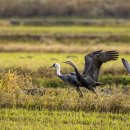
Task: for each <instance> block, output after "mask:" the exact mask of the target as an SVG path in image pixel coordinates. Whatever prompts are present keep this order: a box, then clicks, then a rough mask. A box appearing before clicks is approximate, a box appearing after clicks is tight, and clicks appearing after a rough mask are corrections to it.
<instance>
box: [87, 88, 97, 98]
mask: <svg viewBox="0 0 130 130" xmlns="http://www.w3.org/2000/svg"><path fill="white" fill-rule="evenodd" d="M89 90H90V91H91V92H93V93H95V94H96V97H98V94H97V93H96V91H95V89H94V88H91V89H89Z"/></svg>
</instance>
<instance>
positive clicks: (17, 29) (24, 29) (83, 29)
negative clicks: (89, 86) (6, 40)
mask: <svg viewBox="0 0 130 130" xmlns="http://www.w3.org/2000/svg"><path fill="white" fill-rule="evenodd" d="M76 32H77V33H103V34H104V33H112V34H124V33H126V34H129V32H130V29H129V28H128V27H109V26H108V27H94V26H88V27H87V26H68V27H66V26H40V27H39V26H38V27H35V26H1V29H0V33H11V34H12V33H16V34H17V33H20V34H23V33H27V34H28V33H31V34H42V33H76Z"/></svg>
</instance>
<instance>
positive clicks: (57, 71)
mask: <svg viewBox="0 0 130 130" xmlns="http://www.w3.org/2000/svg"><path fill="white" fill-rule="evenodd" d="M55 67H56V74H57V75H61V73H60V70H61V67H60V64H58V63H56V65H55Z"/></svg>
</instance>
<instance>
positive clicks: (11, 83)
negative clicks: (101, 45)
mask: <svg viewBox="0 0 130 130" xmlns="http://www.w3.org/2000/svg"><path fill="white" fill-rule="evenodd" d="M109 87H110V86H109ZM23 88H24V90H25V88H26V89H28V88H34V87H33V85H32V81H31V80H30V77H28V76H21V75H18V74H17V73H16V72H8V73H4V74H3V77H2V79H1V83H0V107H7V108H8V107H22V108H36V109H42V108H44V109H45V108H46V109H49V110H75V111H79V110H83V111H97V112H120V113H122V112H125V113H128V112H130V102H129V101H130V96H129V94H127V93H125V92H123V91H122V89H119V88H118V89H117V88H115V87H113V88H112V89H108V90H109V91H110V93H109V94H108V93H106V92H101V91H100V90H97V91H98V93H99V97H98V98H95V95H94V94H92V93H91V92H88V91H87V90H85V89H82V91H83V94H84V98H79V97H78V94H77V92H76V90H75V89H73V88H64V89H63V88H57V89H54V88H46V89H45V88H43V96H40V95H38V94H36V95H35V94H34V95H31V94H29V95H27V94H26V93H24V91H23ZM37 89H38V88H37ZM106 90H107V89H106Z"/></svg>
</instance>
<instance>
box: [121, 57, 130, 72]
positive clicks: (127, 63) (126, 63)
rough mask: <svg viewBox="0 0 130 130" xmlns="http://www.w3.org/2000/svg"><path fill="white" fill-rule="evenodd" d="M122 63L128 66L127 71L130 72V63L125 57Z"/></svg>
mask: <svg viewBox="0 0 130 130" xmlns="http://www.w3.org/2000/svg"><path fill="white" fill-rule="evenodd" d="M122 63H123V65H124V67H125V68H126V70H127V72H128V73H130V63H129V62H128V61H127V60H126V59H124V58H122Z"/></svg>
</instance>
